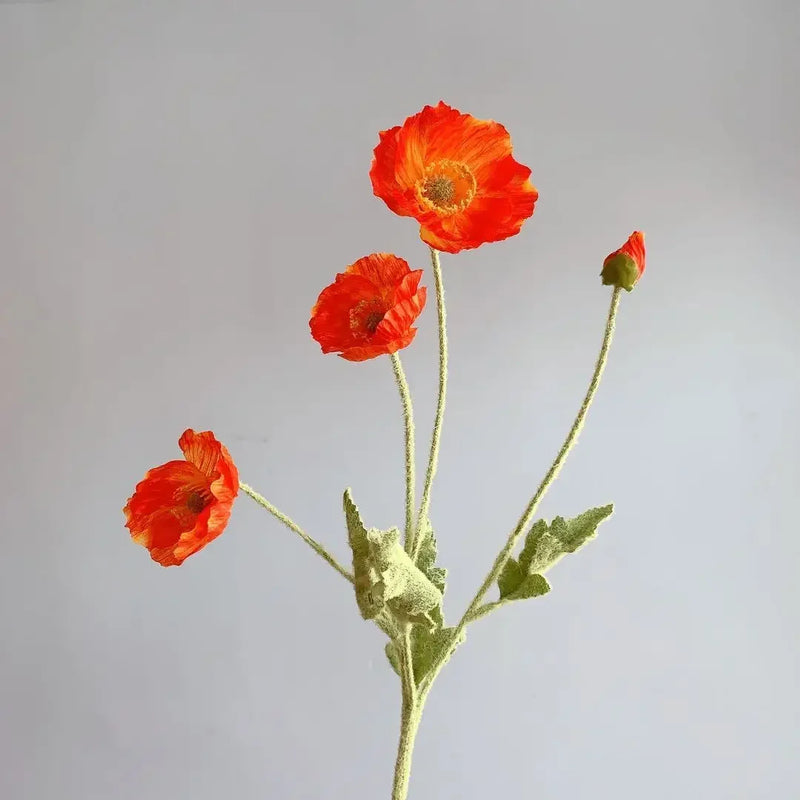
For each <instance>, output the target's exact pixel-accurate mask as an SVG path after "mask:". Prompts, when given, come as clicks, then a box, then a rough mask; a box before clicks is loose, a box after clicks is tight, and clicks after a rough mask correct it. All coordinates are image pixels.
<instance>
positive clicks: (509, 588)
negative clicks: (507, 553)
mask: <svg viewBox="0 0 800 800" xmlns="http://www.w3.org/2000/svg"><path fill="white" fill-rule="evenodd" d="M524 580H525V573H524V572H523V571H522V567H520V564H519V562H518V561H517V560H516V559H515V558H509V559H508V561H506V565H505V566H504V567H503V570H502V572H501V573H500V577H499V578H498V579H497V587H498V589H500V599H501V600H505V599H506V598H510V597H511V596H512V595H513V594H514V592H516V591H517V589H519V587H520V586H521V585H522V582H523V581H524Z"/></svg>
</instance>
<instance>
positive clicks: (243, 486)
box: [239, 483, 354, 583]
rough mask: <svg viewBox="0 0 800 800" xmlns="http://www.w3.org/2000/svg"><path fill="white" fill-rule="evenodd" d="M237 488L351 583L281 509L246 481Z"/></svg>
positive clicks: (351, 577) (345, 571) (334, 561)
mask: <svg viewBox="0 0 800 800" xmlns="http://www.w3.org/2000/svg"><path fill="white" fill-rule="evenodd" d="M239 488H240V489H241V490H242V491H243V492H244V493H245V494H246V495H249V496H250V497H252V498H253V500H255V501H256V503H258V504H259V505H260V506H261V507H262V508H266V509H267V511H269V513H270V514H272V516H273V517H275V519H277V520H279V521H280V522H282V523H283V524H284V525H285V526H286V527H287V528H289V529H290V530H293V531H294V532H295V533H296V534H297V535H298V536H299V537H300V538H301V539H302V540H303V541H304V542H305V543H306V544H307V545H308V546H309V547H311V549H312V550H314V552H316V553H317V554H318V555H320V556H322V557H323V558H324V559H325V560H326V561H327V562H328V563H329V564H330V565H331V566H332V567H333V568H334V569H335V570H336V571H337V572H338V573H339V574H340V575H341V576H342V577H343V578H346V579H347V580H348V581H350V583H353V581H354V578H353V575H352V574H351V573H350V572H348V571H347V570H346V569H345V568H344V567H343V566H342V565H341V564H340V563H339V562H338V561H337V560H336V559H335V558H334V557H333V556H332V555H331V554H330V553H329V552H328V551H327V550H326V549H325V548H324V547H323V546H322V545H321V544H320V543H319V542H318V541H317V540H316V539H312V538H311V537H310V536H309V535H308V534H307V533H306V532H305V531H304V530H303V529H302V528H301V527H300V526H299V525H298V524H297V523H296V522H294V520H292V519H291V518H290V517H287V516H286V514H284V513H283V512H282V511H279V510H278V509H277V508H275V506H274V505H272V503H270V502H269V500H267V499H266V498H265V497H262V496H261V495H260V494H259V493H258V492H257V491H256V490H255V489H253V488H252V487H251V486H248V485H247V484H246V483H240V484H239Z"/></svg>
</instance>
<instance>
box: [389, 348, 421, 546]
mask: <svg viewBox="0 0 800 800" xmlns="http://www.w3.org/2000/svg"><path fill="white" fill-rule="evenodd" d="M392 367H393V368H394V377H395V379H396V380H397V388H398V389H399V390H400V399H401V400H402V402H403V419H404V420H405V431H406V539H405V544H406V551H407V552H408V553H410V552H411V546H412V544H413V539H414V510H415V509H414V505H415V503H414V486H415V483H416V478H415V475H414V460H415V458H414V411H413V407H412V404H411V392H410V391H409V390H408V381H406V375H405V373H404V372H403V365H402V364H401V363H400V356H399V355H398V354H397V353H392Z"/></svg>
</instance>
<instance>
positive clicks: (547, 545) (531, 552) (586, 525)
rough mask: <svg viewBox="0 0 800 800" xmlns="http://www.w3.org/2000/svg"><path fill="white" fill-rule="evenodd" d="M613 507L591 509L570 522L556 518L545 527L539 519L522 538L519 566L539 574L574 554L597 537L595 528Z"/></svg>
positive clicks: (531, 572) (528, 571)
mask: <svg viewBox="0 0 800 800" xmlns="http://www.w3.org/2000/svg"><path fill="white" fill-rule="evenodd" d="M613 511H614V506H613V505H611V504H609V505H606V506H600V507H599V508H591V509H589V511H585V512H584V513H583V514H579V515H578V516H577V517H573V518H572V519H564V518H563V517H556V518H555V519H554V520H553V522H552V523H551V524H550V525H548V524H547V522H545V521H544V520H542V519H540V520H537V522H535V523H534V525H533V526H532V527H531V529H530V531H529V532H528V535H527V536H526V537H525V545H524V547H523V548H522V552H521V553H520V554H519V564H520V567H521V568H522V570H523V571H524V572H525V573H527V574H529V575H530V574H534V573H539V574H543V573H544V572H546V571H547V570H548V569H550V568H551V567H552V566H553V565H554V564H556V562H558V561H559V560H560V559H561V558H563V557H564V556H565V555H566V554H567V553H574V552H575V551H576V550H577V549H578V548H579V547H581V546H582V545H584V544H586V542H588V541H589V540H590V539H593V538H594V537H595V536H596V535H597V526H598V525H599V524H600V523H601V522H602V521H603V520H604V519H606V518H608V517H610V516H611V514H612V512H613Z"/></svg>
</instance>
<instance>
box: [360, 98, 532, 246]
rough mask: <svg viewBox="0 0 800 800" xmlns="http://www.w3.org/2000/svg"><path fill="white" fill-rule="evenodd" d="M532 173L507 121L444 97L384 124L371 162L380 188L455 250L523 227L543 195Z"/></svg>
mask: <svg viewBox="0 0 800 800" xmlns="http://www.w3.org/2000/svg"><path fill="white" fill-rule="evenodd" d="M530 174H531V171H530V169H529V168H528V167H526V166H524V165H522V164H519V163H518V162H517V161H515V160H514V158H513V156H512V155H511V137H510V136H509V134H508V131H507V130H506V129H505V128H504V127H503V126H502V125H500V124H499V123H497V122H494V121H492V120H482V119H475V117H472V116H470V115H469V114H462V113H461V112H459V111H457V110H456V109H454V108H450V106H448V105H446V104H445V103H443V102H440V103H439V104H438V105H437V106H425V108H423V109H422V111H420V112H419V114H415V115H414V116H413V117H409V118H408V119H407V120H406V121H405V122H404V123H403V124H402V125H399V126H397V127H395V128H391V129H390V130H388V131H381V133H380V142H379V143H378V146H377V147H376V148H375V156H374V158H373V159H372V169H371V170H370V178H371V179H372V188H373V191H374V193H375V194H376V195H377V196H378V197H380V198H381V199H382V200H383V201H384V202H385V203H386V205H387V206H389V208H390V209H391V210H392V211H394V212H395V214H399V215H400V216H403V217H414V218H415V219H416V220H417V222H419V224H420V236H421V238H422V241H423V242H425V243H426V244H428V245H430V246H431V247H434V248H436V249H437V250H444V251H445V252H447V253H458V252H459V251H460V250H468V249H470V248H473V247H478V246H480V245H482V244H484V243H485V242H498V241H500V240H501V239H507V238H508V237H509V236H514V235H515V234H517V233H519V231H520V228H521V227H522V223H523V222H524V221H525V220H526V219H527V218H528V217H530V216H531V214H533V207H534V204H535V203H536V200H537V198H538V197H539V193H538V192H537V191H536V189H535V188H534V186H533V184H532V183H531V182H530V180H528V178H529V177H530Z"/></svg>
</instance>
